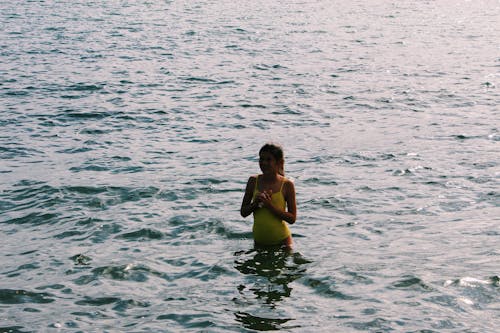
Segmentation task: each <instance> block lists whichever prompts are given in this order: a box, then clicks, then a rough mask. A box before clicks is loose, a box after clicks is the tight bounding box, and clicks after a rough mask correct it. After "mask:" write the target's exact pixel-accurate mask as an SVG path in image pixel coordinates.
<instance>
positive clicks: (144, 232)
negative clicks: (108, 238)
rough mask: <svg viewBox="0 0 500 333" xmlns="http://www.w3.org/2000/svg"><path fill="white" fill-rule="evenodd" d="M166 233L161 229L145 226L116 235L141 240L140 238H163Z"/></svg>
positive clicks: (131, 239)
mask: <svg viewBox="0 0 500 333" xmlns="http://www.w3.org/2000/svg"><path fill="white" fill-rule="evenodd" d="M163 237H164V234H163V233H162V232H161V231H158V230H155V229H149V228H143V229H140V230H137V231H131V232H127V233H124V234H121V235H118V236H116V238H123V239H127V240H130V241H139V240H145V239H149V240H155V239H162V238H163Z"/></svg>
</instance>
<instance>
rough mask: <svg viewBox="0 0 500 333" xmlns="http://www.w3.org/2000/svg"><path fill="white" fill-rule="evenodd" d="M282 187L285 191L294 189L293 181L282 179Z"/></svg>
mask: <svg viewBox="0 0 500 333" xmlns="http://www.w3.org/2000/svg"><path fill="white" fill-rule="evenodd" d="M283 187H284V188H286V189H294V188H295V185H294V182H293V179H290V178H286V177H283Z"/></svg>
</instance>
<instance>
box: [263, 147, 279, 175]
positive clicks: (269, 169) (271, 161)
mask: <svg viewBox="0 0 500 333" xmlns="http://www.w3.org/2000/svg"><path fill="white" fill-rule="evenodd" d="M259 166H260V170H262V173H278V170H279V162H278V161H277V160H276V159H275V158H274V156H273V155H272V154H271V153H269V152H267V151H263V152H261V153H260V154H259Z"/></svg>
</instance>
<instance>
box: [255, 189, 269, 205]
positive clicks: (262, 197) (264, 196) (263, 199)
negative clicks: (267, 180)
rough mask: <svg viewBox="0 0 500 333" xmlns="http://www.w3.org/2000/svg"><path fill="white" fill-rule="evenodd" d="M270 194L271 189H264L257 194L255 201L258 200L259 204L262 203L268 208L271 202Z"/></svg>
mask: <svg viewBox="0 0 500 333" xmlns="http://www.w3.org/2000/svg"><path fill="white" fill-rule="evenodd" d="M272 195H273V191H272V190H268V191H264V192H261V193H259V195H258V196H257V198H256V199H257V201H258V202H259V206H260V204H261V203H262V206H264V207H267V208H270V207H271V206H272V203H271V196H272Z"/></svg>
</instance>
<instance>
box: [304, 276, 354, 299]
mask: <svg viewBox="0 0 500 333" xmlns="http://www.w3.org/2000/svg"><path fill="white" fill-rule="evenodd" d="M302 283H303V284H304V285H306V286H308V287H311V288H312V289H313V290H314V291H316V292H317V293H318V294H320V295H322V296H325V297H329V298H338V299H341V300H355V299H357V297H354V296H350V295H347V294H344V293H342V292H340V291H338V290H335V287H334V286H335V283H334V282H332V281H330V278H306V279H304V280H303V281H302Z"/></svg>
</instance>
